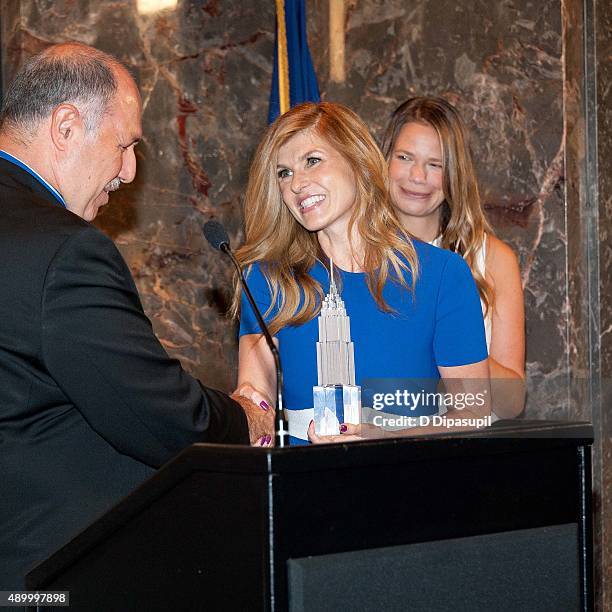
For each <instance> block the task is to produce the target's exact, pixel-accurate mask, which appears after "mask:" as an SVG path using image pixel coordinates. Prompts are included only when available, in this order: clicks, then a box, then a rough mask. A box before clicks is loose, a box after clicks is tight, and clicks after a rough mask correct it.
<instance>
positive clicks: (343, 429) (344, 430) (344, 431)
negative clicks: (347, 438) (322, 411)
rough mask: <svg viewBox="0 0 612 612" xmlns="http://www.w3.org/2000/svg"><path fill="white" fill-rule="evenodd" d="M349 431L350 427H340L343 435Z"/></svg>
mask: <svg viewBox="0 0 612 612" xmlns="http://www.w3.org/2000/svg"><path fill="white" fill-rule="evenodd" d="M347 429H348V427H347V426H346V425H340V431H341V432H342V433H346V430H347Z"/></svg>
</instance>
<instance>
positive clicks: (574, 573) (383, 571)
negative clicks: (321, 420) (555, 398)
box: [27, 422, 592, 612]
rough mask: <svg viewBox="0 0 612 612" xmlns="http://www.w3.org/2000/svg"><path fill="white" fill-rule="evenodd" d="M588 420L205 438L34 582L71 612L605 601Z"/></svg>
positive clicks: (545, 606)
mask: <svg viewBox="0 0 612 612" xmlns="http://www.w3.org/2000/svg"><path fill="white" fill-rule="evenodd" d="M591 442H592V429H591V427H590V426H589V425H586V424H567V423H565V424H562V423H556V424H555V423H545V422H541V423H530V424H520V423H516V422H514V423H505V424H503V423H502V424H497V426H494V427H493V428H490V429H488V430H486V431H480V432H472V433H469V434H466V433H462V434H452V435H451V434H445V435H436V436H429V437H426V438H425V437H423V438H418V437H414V438H403V439H386V440H380V441H375V440H373V441H366V442H358V443H348V444H335V445H322V446H316V447H315V446H310V447H298V448H289V449H269V450H264V449H255V448H253V449H251V448H246V447H244V448H243V447H230V446H220V445H204V444H202V445H194V446H192V447H190V448H188V449H187V450H185V451H184V452H183V453H181V454H180V455H179V456H178V457H177V458H176V459H175V460H173V461H171V462H170V463H168V464H167V465H166V466H164V467H163V468H162V469H161V470H159V472H158V473H157V474H156V475H155V476H154V477H153V478H151V479H150V480H148V481H147V482H145V483H144V484H143V485H142V486H141V487H140V488H139V489H137V490H136V491H134V492H133V493H132V494H131V495H129V496H128V497H127V498H125V499H124V500H122V501H121V502H120V503H119V504H118V505H117V506H115V507H114V508H113V509H112V510H111V511H110V512H108V513H107V514H106V515H104V516H103V517H102V518H101V519H100V520H98V521H97V522H95V523H94V524H92V525H91V526H90V527H88V528H87V529H86V530H84V531H83V532H82V533H80V534H79V535H78V536H77V537H76V538H75V539H74V540H72V541H71V542H69V543H68V544H67V545H66V546H65V547H63V548H62V549H60V550H59V551H58V552H57V553H55V554H54V555H53V556H52V557H50V558H49V559H48V560H46V561H45V562H44V563H42V564H41V565H39V566H38V567H36V568H35V569H34V570H33V571H32V572H31V573H30V574H29V575H28V577H27V585H28V588H29V589H41V590H42V589H45V590H68V591H70V604H71V605H70V610H71V611H75V610H79V611H81V610H82V611H87V612H89V611H97V610H99V611H101V612H102V611H103V612H111V611H117V612H126V611H154V610H163V611H172V612H173V611H180V610H317V611H321V610H334V611H336V610H385V611H387V610H402V611H403V610H423V611H427V612H433V611H447V610H453V611H458V610H465V611H470V612H474V611H476V610H487V611H488V610H496V611H504V610H508V611H512V612H515V611H517V610H529V611H530V612H534V611H539V610H542V611H547V612H548V611H563V612H569V611H571V610H590V609H592V562H591V554H592V544H591V537H592V533H591V530H592V527H591V516H590V494H591V489H590V482H591V480H590V478H591V476H590V444H591Z"/></svg>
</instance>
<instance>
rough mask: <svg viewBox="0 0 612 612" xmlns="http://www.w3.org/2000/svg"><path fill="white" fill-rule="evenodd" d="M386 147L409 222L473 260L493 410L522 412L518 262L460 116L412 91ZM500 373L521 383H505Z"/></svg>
mask: <svg viewBox="0 0 612 612" xmlns="http://www.w3.org/2000/svg"><path fill="white" fill-rule="evenodd" d="M382 149H383V153H384V155H385V157H386V159H387V161H388V163H389V188H390V194H391V199H392V202H393V205H394V207H395V211H396V213H397V215H398V217H399V219H400V221H401V223H402V226H403V228H404V229H405V230H406V231H408V232H409V233H410V234H411V235H412V236H414V237H416V238H419V239H421V240H423V241H425V242H429V243H431V244H434V245H436V246H439V247H442V248H444V249H449V250H451V251H454V252H456V253H459V254H460V255H461V256H463V258H464V259H465V260H466V262H467V263H468V265H469V266H470V269H471V271H472V274H473V275H474V279H475V281H476V285H477V286H478V292H479V294H480V299H481V302H482V310H483V316H484V321H485V328H486V333H487V346H488V347H489V368H490V372H491V379H496V380H497V386H498V389H499V390H500V391H501V393H498V394H497V400H498V401H496V402H495V404H494V406H493V410H494V411H495V412H496V414H497V415H498V416H500V417H506V418H509V417H513V416H516V415H517V414H519V413H520V412H521V411H522V409H523V403H524V397H523V392H522V389H523V385H522V381H523V379H524V376H525V329H524V326H525V321H524V304H523V290H522V286H521V277H520V271H519V265H518V261H517V258H516V256H515V254H514V252H513V251H512V249H511V248H510V247H509V246H508V245H507V244H505V243H504V242H502V241H501V240H499V239H498V238H496V237H495V235H494V234H493V231H492V229H491V227H490V225H489V224H488V222H487V220H486V218H485V216H484V212H483V210H482V206H481V202H480V197H479V192H478V184H477V181H476V175H475V172H474V165H473V162H472V157H471V154H470V150H469V144H468V132H467V129H466V126H465V124H464V122H463V120H462V118H461V116H460V115H459V113H458V111H457V109H456V108H455V107H454V106H453V105H452V104H449V103H448V102H447V101H446V100H444V99H442V98H428V97H416V98H410V99H409V100H406V101H405V102H404V103H403V104H401V105H400V106H399V107H398V108H397V109H396V110H395V112H394V113H393V115H392V116H391V120H390V122H389V125H388V127H387V130H386V133H385V136H384V139H383V145H382ZM501 379H504V380H505V381H512V380H514V381H516V382H517V383H520V384H513V383H512V382H510V384H505V385H504V384H503V383H502V382H501Z"/></svg>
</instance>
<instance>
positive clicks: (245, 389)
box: [232, 382, 273, 410]
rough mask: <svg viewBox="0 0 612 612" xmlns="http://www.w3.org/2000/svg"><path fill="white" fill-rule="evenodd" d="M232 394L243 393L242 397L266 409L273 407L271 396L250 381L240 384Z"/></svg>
mask: <svg viewBox="0 0 612 612" xmlns="http://www.w3.org/2000/svg"><path fill="white" fill-rule="evenodd" d="M232 395H241V396H242V397H246V398H247V399H248V400H251V401H252V402H253V403H254V404H257V405H258V406H260V407H261V408H263V409H264V410H269V409H270V408H272V407H273V405H272V401H271V400H270V398H269V397H268V396H267V395H266V394H265V393H264V392H263V391H260V390H259V389H256V388H255V387H254V386H253V385H252V384H251V383H248V382H245V383H242V384H241V385H238V388H237V389H236V390H235V391H234V393H233V394H232Z"/></svg>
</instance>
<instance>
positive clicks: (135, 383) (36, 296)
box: [0, 44, 273, 590]
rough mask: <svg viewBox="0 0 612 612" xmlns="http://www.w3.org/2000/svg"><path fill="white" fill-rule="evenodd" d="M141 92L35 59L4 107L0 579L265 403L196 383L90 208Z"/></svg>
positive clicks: (131, 127) (87, 54)
mask: <svg viewBox="0 0 612 612" xmlns="http://www.w3.org/2000/svg"><path fill="white" fill-rule="evenodd" d="M140 117H141V100H140V96H139V93H138V90H137V88H136V85H135V83H134V81H133V79H132V78H131V76H130V75H129V74H128V72H127V71H126V70H125V68H124V67H123V66H121V65H120V64H119V63H118V62H116V61H115V60H114V59H113V58H111V57H110V56H107V55H105V54H103V53H100V52H99V51H96V50H95V49H92V48H91V47H87V46H85V45H79V44H63V45H56V46H53V47H50V48H48V49H47V50H46V51H45V52H43V53H42V54H40V55H38V56H36V57H34V58H32V59H31V60H30V61H29V62H28V63H27V64H26V65H25V66H24V68H23V69H22V70H21V71H20V73H19V75H18V76H17V77H16V79H15V81H14V82H13V83H12V85H11V86H10V87H9V89H8V91H7V92H6V97H5V100H4V104H3V109H2V114H1V116H0V262H1V263H0V590H10V589H18V588H23V586H24V583H23V578H24V575H25V574H26V573H27V571H28V570H29V569H30V568H31V567H32V566H33V565H35V564H36V563H37V562H39V561H41V560H43V559H44V558H45V557H46V556H48V555H49V554H50V553H51V552H53V551H54V550H55V549H56V548H58V547H59V546H61V545H62V544H64V543H65V542H66V541H67V540H68V539H70V537H71V536H73V535H74V534H75V532H77V531H78V530H80V529H82V528H83V527H84V526H85V525H87V524H88V523H89V522H91V521H92V520H94V519H95V518H96V517H97V516H98V515H100V514H101V513H103V512H104V511H106V510H107V509H108V508H109V507H110V506H111V505H113V504H114V503H115V502H116V501H117V500H119V498H121V497H122V496H124V495H126V494H127V493H129V492H130V491H131V490H132V489H134V488H135V487H136V486H137V485H139V484H140V483H141V482H142V481H143V480H144V479H146V478H147V477H148V476H150V475H151V474H152V473H153V471H154V470H155V468H158V467H159V466H161V465H162V464H163V463H165V462H166V461H168V460H169V459H171V458H172V457H173V456H174V455H176V454H177V453H178V452H179V451H180V450H181V449H183V448H184V447H186V446H188V445H189V444H192V443H194V442H202V441H212V442H225V443H248V442H249V434H250V439H251V441H252V442H254V441H255V440H257V439H259V438H260V437H262V436H265V435H267V434H271V433H272V430H273V416H272V414H271V412H272V411H264V410H263V409H262V408H260V407H258V406H255V405H253V404H250V403H249V402H248V401H242V400H241V404H242V407H241V405H239V404H238V403H236V402H235V401H233V400H232V399H230V398H229V397H227V396H226V395H224V394H222V393H220V392H218V391H214V390H211V389H208V388H206V387H203V386H202V385H201V384H200V383H198V382H197V381H196V380H195V379H193V378H192V377H191V376H189V375H188V374H187V373H186V372H184V371H183V370H182V369H181V366H180V365H179V363H178V362H177V361H176V360H173V359H170V358H169V357H168V356H167V354H166V353H165V351H164V350H163V348H162V346H161V345H160V344H159V342H158V340H157V339H156V337H155V336H154V334H153V331H152V328H151V324H150V321H149V320H148V319H147V317H146V316H145V314H144V312H143V310H142V306H141V304H140V300H139V297H138V293H137V291H136V287H135V285H134V282H133V279H132V277H131V275H130V272H129V270H128V268H127V266H126V264H125V262H124V261H123V259H122V257H121V256H120V254H119V252H118V251H117V249H116V248H115V246H114V244H113V243H112V241H111V240H110V239H108V238H107V237H106V236H104V235H103V234H102V233H101V232H99V231H98V230H97V229H96V228H95V227H93V226H92V225H90V224H89V223H88V222H89V221H91V220H92V219H93V218H94V217H95V216H96V214H97V212H98V209H99V208H100V206H103V205H104V204H106V203H107V202H108V196H109V193H110V192H111V191H113V190H114V189H117V188H118V187H119V185H120V184H121V183H128V182H130V181H132V180H133V179H134V176H135V173H136V158H135V156H134V147H135V145H136V144H137V142H138V140H139V139H140V137H141V126H140Z"/></svg>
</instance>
